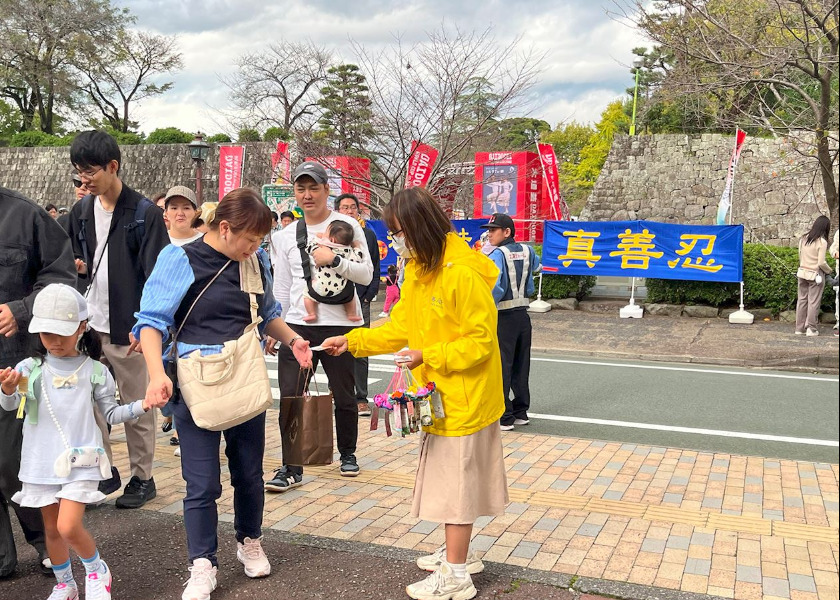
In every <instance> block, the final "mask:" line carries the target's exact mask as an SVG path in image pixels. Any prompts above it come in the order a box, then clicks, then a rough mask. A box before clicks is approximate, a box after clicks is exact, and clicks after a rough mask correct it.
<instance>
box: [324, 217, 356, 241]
mask: <svg viewBox="0 0 840 600" xmlns="http://www.w3.org/2000/svg"><path fill="white" fill-rule="evenodd" d="M329 236H330V238H332V241H333V242H335V243H336V244H341V245H342V246H349V245H350V244H352V243H353V227H352V226H351V225H350V223H345V222H344V221H333V222H332V223H330V231H329Z"/></svg>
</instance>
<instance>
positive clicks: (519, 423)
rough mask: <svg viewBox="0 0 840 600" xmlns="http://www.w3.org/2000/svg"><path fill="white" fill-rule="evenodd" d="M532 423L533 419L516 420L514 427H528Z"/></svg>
mask: <svg viewBox="0 0 840 600" xmlns="http://www.w3.org/2000/svg"><path fill="white" fill-rule="evenodd" d="M530 422H531V419H514V421H513V424H514V425H527V424H528V423H530Z"/></svg>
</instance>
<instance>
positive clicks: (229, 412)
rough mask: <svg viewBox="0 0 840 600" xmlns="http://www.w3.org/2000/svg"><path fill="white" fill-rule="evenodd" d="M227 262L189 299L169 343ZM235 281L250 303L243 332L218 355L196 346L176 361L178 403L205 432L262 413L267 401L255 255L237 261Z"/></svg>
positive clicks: (268, 387)
mask: <svg viewBox="0 0 840 600" xmlns="http://www.w3.org/2000/svg"><path fill="white" fill-rule="evenodd" d="M230 262H231V261H228V262H227V263H226V264H225V266H224V267H222V269H221V270H220V271H219V272H218V273H216V276H215V277H213V279H211V280H210V283H208V284H207V285H206V286H205V287H204V289H203V290H202V291H201V293H200V294H199V295H198V297H197V298H196V299H195V301H194V302H193V303H192V305H191V306H190V309H189V311H187V315H186V317H184V321H183V322H182V323H181V326H180V328H179V329H178V333H176V334H175V337H174V338H173V339H172V343H173V344H176V343H177V337H178V334H179V333H180V332H181V329H183V327H184V323H185V322H186V320H187V318H189V316H190V313H191V312H192V309H193V308H194V307H195V304H196V302H198V299H199V298H201V296H202V295H203V294H204V292H205V291H206V290H207V288H208V287H210V285H211V284H212V283H213V282H214V281H215V280H216V278H218V277H219V275H221V274H222V271H224V270H225V268H227V266H228V265H229V264H230ZM239 280H240V286H241V289H242V291H243V292H246V293H247V294H248V296H249V299H250V303H251V323H250V324H249V325H248V326H247V327H245V332H244V333H243V334H242V335H241V336H240V337H239V338H238V339H236V340H231V341H229V342H225V344H224V347H223V348H222V351H221V352H220V353H219V354H212V355H210V356H201V351H200V350H196V351H194V352H192V353H191V354H190V355H189V356H188V357H187V358H184V359H180V360H178V387H179V388H180V390H181V395H182V396H183V398H184V402H186V403H187V407H188V408H189V409H190V414H191V415H192V418H193V421H195V424H196V425H198V426H199V427H201V428H202V429H209V430H211V431H222V430H225V429H229V428H231V427H234V426H236V425H239V424H240V423H244V422H245V421H248V420H249V419H252V418H254V417H256V416H257V415H259V414H260V413H263V412H265V411H266V410H267V409H268V408H270V407H271V404H272V402H273V399H272V397H271V384H270V383H269V381H268V369H267V368H266V365H265V359H264V358H263V350H262V346H261V345H260V339H259V333H258V331H257V325H259V323H260V321H262V318H261V317H259V316H258V314H257V308H258V305H257V297H256V294H262V293H263V291H264V290H263V282H262V276H261V273H260V264H259V259H257V257H256V255H252V256H251V257H250V258H249V259H248V260H246V261H242V262H240V263H239ZM176 355H177V351H176Z"/></svg>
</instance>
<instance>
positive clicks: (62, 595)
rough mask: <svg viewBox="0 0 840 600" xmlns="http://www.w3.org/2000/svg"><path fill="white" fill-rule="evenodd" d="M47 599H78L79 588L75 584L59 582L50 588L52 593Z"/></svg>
mask: <svg viewBox="0 0 840 600" xmlns="http://www.w3.org/2000/svg"><path fill="white" fill-rule="evenodd" d="M47 600H79V588H77V587H76V586H75V585H67V584H66V583H59V584H58V585H56V586H55V587H54V588H53V589H52V594H50V597H49V598H47Z"/></svg>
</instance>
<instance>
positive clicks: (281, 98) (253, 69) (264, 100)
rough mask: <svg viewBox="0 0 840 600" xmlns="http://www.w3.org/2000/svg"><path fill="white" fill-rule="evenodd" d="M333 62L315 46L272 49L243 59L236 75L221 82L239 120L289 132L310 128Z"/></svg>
mask: <svg viewBox="0 0 840 600" xmlns="http://www.w3.org/2000/svg"><path fill="white" fill-rule="evenodd" d="M331 61H332V54H331V53H330V52H329V51H328V50H326V49H325V48H323V47H320V46H316V45H315V44H313V43H312V42H311V41H310V42H300V43H282V44H271V45H270V46H269V47H268V48H267V49H266V50H261V51H259V52H251V53H247V54H243V55H242V56H240V57H239V58H238V59H237V60H236V70H235V72H234V73H233V74H232V75H230V76H228V77H223V78H221V81H222V83H223V84H224V85H225V86H227V88H228V89H229V90H230V99H231V101H232V103H233V105H234V107H235V109H236V111H237V117H236V120H238V121H240V124H247V125H249V126H252V127H253V126H257V127H261V128H262V127H280V128H282V129H283V130H284V131H286V132H291V131H293V130H294V129H300V128H304V129H307V128H309V127H311V125H312V124H313V123H314V121H315V119H314V118H313V117H314V115H315V114H316V113H317V109H318V99H319V94H320V87H321V84H323V83H324V82H325V81H326V78H327V69H328V68H329V66H330V62H331Z"/></svg>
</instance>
